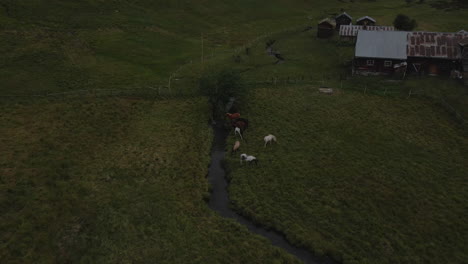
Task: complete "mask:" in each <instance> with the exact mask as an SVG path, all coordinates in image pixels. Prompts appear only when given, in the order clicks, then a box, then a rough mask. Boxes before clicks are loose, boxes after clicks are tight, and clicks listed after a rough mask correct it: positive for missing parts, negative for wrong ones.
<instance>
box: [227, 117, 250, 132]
mask: <svg viewBox="0 0 468 264" xmlns="http://www.w3.org/2000/svg"><path fill="white" fill-rule="evenodd" d="M231 126H232V127H233V128H236V127H238V128H240V130H241V131H242V132H244V131H245V130H246V129H247V128H248V127H249V120H247V119H245V118H238V119H236V120H233V121H232V122H231Z"/></svg>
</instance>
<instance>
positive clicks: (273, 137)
mask: <svg viewBox="0 0 468 264" xmlns="http://www.w3.org/2000/svg"><path fill="white" fill-rule="evenodd" d="M263 141H265V146H264V147H265V148H266V146H267V144H271V143H272V142H273V141H274V142H276V137H275V136H273V135H272V134H269V135H268V136H266V137H264V138H263Z"/></svg>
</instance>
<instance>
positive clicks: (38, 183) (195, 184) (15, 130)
mask: <svg viewBox="0 0 468 264" xmlns="http://www.w3.org/2000/svg"><path fill="white" fill-rule="evenodd" d="M207 110H208V108H207V104H206V99H205V98H195V99H177V100H164V101H154V102H153V101H146V100H134V99H93V98H90V99H87V100H68V101H60V100H57V101H36V102H30V103H27V104H14V103H12V104H7V105H4V107H3V108H2V113H1V114H0V122H1V123H2V126H1V128H0V142H1V145H2V148H1V149H0V161H1V163H0V177H1V178H0V212H1V214H0V234H1V235H0V237H1V241H2V242H1V243H0V258H1V259H2V262H4V263H50V262H59V263H63V262H95V263H116V262H119V263H121V262H132V263H142V262H145V263H146V262H155V261H156V262H158V263H222V262H224V261H225V260H226V259H229V260H230V262H231V263H245V262H250V261H251V262H256V263H261V262H265V261H266V262H270V260H273V259H275V260H277V261H279V262H287V263H294V262H296V260H295V259H294V258H293V257H291V256H290V255H288V254H286V253H285V252H283V251H282V250H279V249H276V248H273V247H272V246H271V245H270V244H269V242H268V241H267V240H266V239H263V238H260V237H258V236H255V235H252V234H250V233H249V232H248V230H247V229H246V228H245V227H243V226H241V225H239V224H237V223H234V222H233V221H230V220H225V219H222V218H221V217H219V216H217V215H216V214H215V213H213V212H212V211H211V210H210V209H208V207H207V205H206V203H205V202H204V201H203V199H207V198H208V197H209V192H208V182H207V179H206V173H207V165H208V163H209V156H208V152H209V149H210V145H211V134H212V133H211V128H210V127H209V126H208V125H207V124H206V122H205V118H204V115H203V114H204V113H207Z"/></svg>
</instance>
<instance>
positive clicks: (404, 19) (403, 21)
mask: <svg viewBox="0 0 468 264" xmlns="http://www.w3.org/2000/svg"><path fill="white" fill-rule="evenodd" d="M417 25H418V23H416V20H414V19H410V18H409V17H408V16H406V15H403V14H399V15H397V16H396V18H395V20H394V21H393V26H395V28H396V29H399V30H405V31H410V30H413V29H414V28H415V27H416V26H417Z"/></svg>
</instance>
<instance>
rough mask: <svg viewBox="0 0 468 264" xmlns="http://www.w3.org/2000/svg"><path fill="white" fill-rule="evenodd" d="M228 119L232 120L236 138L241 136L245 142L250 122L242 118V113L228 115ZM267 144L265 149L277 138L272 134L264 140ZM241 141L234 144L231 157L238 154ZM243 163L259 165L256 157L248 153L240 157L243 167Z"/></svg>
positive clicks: (231, 123)
mask: <svg viewBox="0 0 468 264" xmlns="http://www.w3.org/2000/svg"><path fill="white" fill-rule="evenodd" d="M226 117H227V118H228V119H229V120H230V125H231V128H233V129H234V136H237V135H239V137H240V139H241V140H242V141H244V137H243V134H244V131H245V130H246V129H247V128H248V127H249V120H247V119H245V118H241V115H240V113H226ZM263 141H264V142H265V145H264V147H265V148H266V146H267V145H268V144H271V143H273V142H276V137H275V136H274V135H272V134H269V135H267V136H265V137H264V138H263ZM240 145H241V144H240V141H239V140H237V141H236V142H235V143H234V146H233V147H232V149H231V155H232V154H234V153H236V152H237V151H238V150H239V148H240ZM242 161H245V162H246V163H247V164H255V165H258V159H257V158H256V157H255V156H252V155H247V154H246V153H242V154H241V155H240V164H241V165H242Z"/></svg>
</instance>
